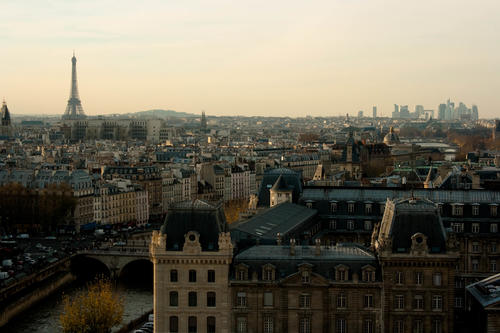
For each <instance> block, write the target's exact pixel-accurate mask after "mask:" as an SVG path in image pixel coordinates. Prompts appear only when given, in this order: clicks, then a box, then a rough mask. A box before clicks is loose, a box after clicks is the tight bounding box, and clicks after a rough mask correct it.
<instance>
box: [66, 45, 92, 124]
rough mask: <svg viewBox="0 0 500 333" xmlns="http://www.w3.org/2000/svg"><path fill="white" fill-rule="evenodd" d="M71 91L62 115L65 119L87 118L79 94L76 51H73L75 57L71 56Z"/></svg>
mask: <svg viewBox="0 0 500 333" xmlns="http://www.w3.org/2000/svg"><path fill="white" fill-rule="evenodd" d="M71 63H72V67H71V92H70V94H69V99H68V106H66V111H65V112H64V115H63V116H62V119H64V120H71V119H83V118H86V115H85V113H84V112H83V108H82V102H81V101H80V96H79V95H78V82H77V81H76V57H75V52H73V58H71Z"/></svg>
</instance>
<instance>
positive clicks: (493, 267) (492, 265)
mask: <svg viewBox="0 0 500 333" xmlns="http://www.w3.org/2000/svg"><path fill="white" fill-rule="evenodd" d="M496 271H497V261H496V260H490V272H492V273H495V272H496Z"/></svg>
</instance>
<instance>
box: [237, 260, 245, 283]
mask: <svg viewBox="0 0 500 333" xmlns="http://www.w3.org/2000/svg"><path fill="white" fill-rule="evenodd" d="M236 280H238V281H246V280H248V267H247V266H246V265H244V264H240V265H238V266H237V267H236Z"/></svg>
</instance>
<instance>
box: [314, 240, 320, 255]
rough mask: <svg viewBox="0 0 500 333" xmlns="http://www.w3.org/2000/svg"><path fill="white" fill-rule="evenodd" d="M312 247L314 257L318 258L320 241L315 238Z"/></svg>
mask: <svg viewBox="0 0 500 333" xmlns="http://www.w3.org/2000/svg"><path fill="white" fill-rule="evenodd" d="M314 243H315V247H314V255H316V256H319V255H321V239H319V238H317V239H316V241H315V242H314Z"/></svg>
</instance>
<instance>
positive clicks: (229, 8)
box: [0, 0, 500, 118]
mask: <svg viewBox="0 0 500 333" xmlns="http://www.w3.org/2000/svg"><path fill="white" fill-rule="evenodd" d="M499 17H500V1H498V0H491V1H462V0H439V1H435V0H434V1H427V0H424V1H409V0H408V1H401V0H386V1H382V0H325V1H319V0H318V1H315V0H311V1H303V0H300V1H294V0H288V1H282V0H271V1H270V0H265V1H261V0H252V1H246V0H210V1H209V0H205V1H203V0H183V1H173V0H172V1H170V0H169V1H165V0H157V1H149V0H145V1H135V0H121V1H110V0H82V1H80V0H78V1H76V0H72V1H67V0H51V1H50V0H46V1H41V0H23V1H8V0H2V1H1V2H0V45H1V52H0V64H1V66H0V69H1V70H0V97H5V99H6V100H7V102H8V104H9V108H10V110H11V112H12V113H13V115H14V116H15V114H16V113H18V114H28V113H29V114H40V113H44V114H63V112H64V110H65V107H66V103H67V99H68V96H69V88H70V75H71V56H72V52H73V50H75V53H76V56H77V59H78V63H77V71H78V84H79V90H80V97H81V100H82V105H83V108H84V110H85V112H86V114H87V115H97V114H109V113H124V112H135V111H139V110H147V109H153V108H163V109H173V110H176V111H184V112H192V113H200V112H201V110H206V113H207V115H275V116H304V115H313V116H331V115H341V114H346V113H349V114H357V112H358V111H359V110H364V111H365V114H367V115H370V114H371V108H372V106H373V105H376V106H377V107H378V112H379V114H381V115H390V112H391V111H392V109H393V104H394V103H396V104H403V105H404V104H408V105H409V106H410V110H413V109H414V106H415V104H422V105H424V107H425V108H426V109H434V110H436V114H437V106H438V104H439V103H443V102H444V101H445V100H446V99H447V98H451V99H452V100H453V101H455V102H456V103H457V104H458V102H460V101H462V102H464V103H465V104H467V105H468V106H469V107H470V106H471V105H472V104H477V105H478V107H479V115H480V117H490V118H491V117H499V116H500V110H499V107H498V106H499V105H500V99H499V95H500V94H499V92H500V34H499V33H498V32H499V31H500V19H499Z"/></svg>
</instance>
